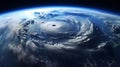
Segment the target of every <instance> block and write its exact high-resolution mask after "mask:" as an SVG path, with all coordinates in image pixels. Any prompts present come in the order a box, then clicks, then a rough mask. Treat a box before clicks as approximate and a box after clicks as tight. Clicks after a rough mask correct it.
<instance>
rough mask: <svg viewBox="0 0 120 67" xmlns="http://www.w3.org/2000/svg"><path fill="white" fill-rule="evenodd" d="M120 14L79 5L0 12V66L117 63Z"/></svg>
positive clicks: (111, 66) (115, 66)
mask: <svg viewBox="0 0 120 67" xmlns="http://www.w3.org/2000/svg"><path fill="white" fill-rule="evenodd" d="M119 51H120V16H119V15H115V14H113V13H110V12H105V11H102V10H97V9H89V8H81V7H36V8H29V9H21V10H17V11H13V12H8V13H3V14H0V67H120V52H119Z"/></svg>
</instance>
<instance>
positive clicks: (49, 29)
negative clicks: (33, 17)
mask: <svg viewBox="0 0 120 67" xmlns="http://www.w3.org/2000/svg"><path fill="white" fill-rule="evenodd" d="M40 29H41V32H42V33H43V34H45V35H46V36H49V37H57V38H61V37H68V36H70V35H73V34H75V30H73V28H72V26H71V24H69V22H63V21H48V22H45V23H42V24H40Z"/></svg>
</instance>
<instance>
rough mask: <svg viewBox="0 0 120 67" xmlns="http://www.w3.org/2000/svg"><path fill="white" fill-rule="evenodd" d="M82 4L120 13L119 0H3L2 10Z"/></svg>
mask: <svg viewBox="0 0 120 67" xmlns="http://www.w3.org/2000/svg"><path fill="white" fill-rule="evenodd" d="M56 5H57V6H82V7H91V8H97V9H102V10H108V11H113V12H115V13H120V3H119V1H118V0H1V1H0V12H1V13H4V12H9V11H13V10H17V9H23V8H30V7H35V6H36V7H38V6H56Z"/></svg>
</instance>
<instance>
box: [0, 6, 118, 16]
mask: <svg viewBox="0 0 120 67" xmlns="http://www.w3.org/2000/svg"><path fill="white" fill-rule="evenodd" d="M51 8H52V9H53V8H54V9H60V8H67V9H77V10H81V9H82V10H86V11H95V12H96V11H97V12H101V13H107V14H112V15H117V16H120V14H118V13H115V12H112V11H108V10H102V9H99V8H93V7H83V6H34V7H28V8H21V9H17V10H12V11H8V12H5V13H2V14H0V15H5V14H6V15H8V14H11V13H15V12H21V11H27V10H36V9H51Z"/></svg>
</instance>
